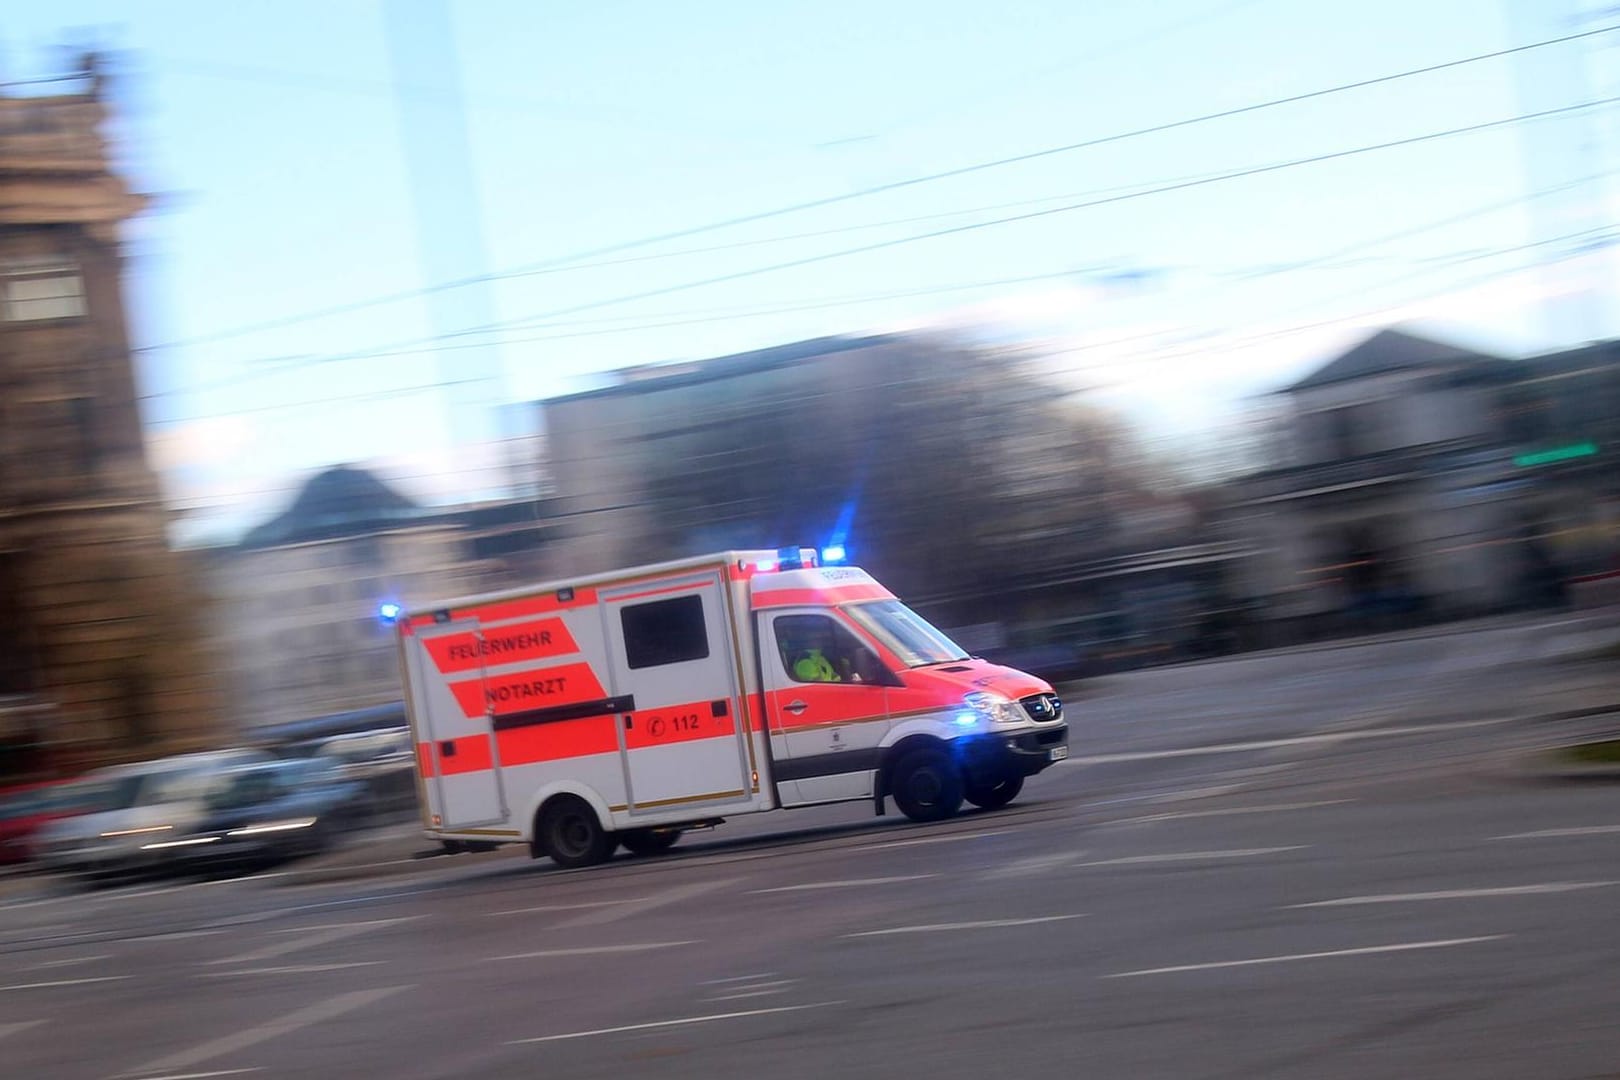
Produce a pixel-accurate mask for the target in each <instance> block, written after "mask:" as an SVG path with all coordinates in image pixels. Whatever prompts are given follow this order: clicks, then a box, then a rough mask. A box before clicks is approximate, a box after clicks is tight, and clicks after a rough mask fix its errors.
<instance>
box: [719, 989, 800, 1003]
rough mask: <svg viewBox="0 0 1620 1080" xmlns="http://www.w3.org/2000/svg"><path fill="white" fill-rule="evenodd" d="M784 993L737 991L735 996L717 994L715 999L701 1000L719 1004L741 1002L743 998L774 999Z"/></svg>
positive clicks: (781, 991) (780, 991)
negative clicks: (721, 1002) (720, 1002)
mask: <svg viewBox="0 0 1620 1080" xmlns="http://www.w3.org/2000/svg"><path fill="white" fill-rule="evenodd" d="M785 993H787V991H786V990H744V991H738V992H737V993H735V994H719V995H716V996H715V997H708V998H704V999H703V1000H704V1001H715V1002H719V1001H741V1000H742V999H743V998H759V997H775V996H776V995H777V994H785Z"/></svg>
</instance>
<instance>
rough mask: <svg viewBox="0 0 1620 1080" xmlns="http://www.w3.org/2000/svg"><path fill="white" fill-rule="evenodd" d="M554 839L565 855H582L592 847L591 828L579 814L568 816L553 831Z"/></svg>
mask: <svg viewBox="0 0 1620 1080" xmlns="http://www.w3.org/2000/svg"><path fill="white" fill-rule="evenodd" d="M552 839H553V840H554V841H556V846H557V849H558V850H559V851H561V852H563V853H564V854H566V855H571V856H572V855H582V854H584V852H585V851H586V849H588V848H589V847H590V846H591V827H590V825H589V824H588V823H587V822H586V821H585V819H584V818H583V817H581V816H580V815H579V814H568V815H567V816H565V817H563V818H561V819H560V820H559V821H558V822H557V825H556V827H555V828H554V829H552Z"/></svg>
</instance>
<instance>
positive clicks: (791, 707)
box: [783, 701, 810, 716]
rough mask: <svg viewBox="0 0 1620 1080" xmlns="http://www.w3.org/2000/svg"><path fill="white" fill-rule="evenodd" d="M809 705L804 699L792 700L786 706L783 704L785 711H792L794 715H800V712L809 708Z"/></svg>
mask: <svg viewBox="0 0 1620 1080" xmlns="http://www.w3.org/2000/svg"><path fill="white" fill-rule="evenodd" d="M809 707H810V706H808V705H806V704H805V703H804V702H802V701H790V702H788V703H787V704H786V705H785V706H783V708H784V710H785V711H787V712H790V713H792V714H793V715H794V716H798V715H799V714H800V713H802V712H804V710H806V709H808V708H809Z"/></svg>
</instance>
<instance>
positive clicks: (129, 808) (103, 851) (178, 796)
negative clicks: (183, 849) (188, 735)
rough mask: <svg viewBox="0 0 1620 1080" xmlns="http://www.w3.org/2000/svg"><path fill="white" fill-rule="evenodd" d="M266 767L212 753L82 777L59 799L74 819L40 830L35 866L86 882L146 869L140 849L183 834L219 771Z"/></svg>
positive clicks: (234, 754) (249, 758)
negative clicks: (69, 806) (73, 811)
mask: <svg viewBox="0 0 1620 1080" xmlns="http://www.w3.org/2000/svg"><path fill="white" fill-rule="evenodd" d="M271 760H274V758H273V757H272V756H271V755H270V754H268V753H265V752H263V751H258V750H220V751H213V752H209V753H201V754H184V755H180V756H178V757H169V758H160V759H158V760H156V761H143V762H140V763H138V764H134V765H115V766H112V767H111V768H106V769H98V770H96V771H95V772H92V773H87V774H86V775H85V776H83V777H81V778H80V779H78V780H76V781H74V782H73V783H72V784H70V785H68V788H67V789H66V790H64V793H63V795H64V798H67V799H69V800H71V801H72V802H73V803H74V804H75V805H76V806H77V807H78V808H79V809H80V813H78V814H77V815H75V816H73V817H67V818H63V819H61V820H58V821H54V822H52V823H51V824H49V825H47V826H45V827H44V828H43V829H41V830H40V832H39V834H38V836H39V842H38V855H39V860H40V862H41V864H42V865H43V866H44V867H45V868H46V869H48V870H52V871H56V872H58V873H64V874H72V875H76V876H81V877H84V878H86V879H89V880H104V879H107V878H113V877H120V876H124V875H127V874H131V873H138V872H141V871H145V870H148V869H151V868H153V867H154V866H155V864H156V860H155V859H154V858H153V857H152V855H151V854H150V851H149V849H148V848H147V847H146V845H148V844H150V843H151V842H152V841H154V840H156V839H159V838H162V837H172V836H180V835H185V834H187V833H189V832H191V831H192V830H193V829H194V828H195V826H196V824H197V822H198V821H200V820H201V817H202V815H203V812H204V803H205V799H206V797H207V795H208V793H209V791H210V789H211V788H212V787H213V786H215V785H217V784H218V783H219V782H220V778H221V774H222V772H223V770H225V769H226V768H228V767H230V766H231V765H239V764H243V763H249V762H255V761H271Z"/></svg>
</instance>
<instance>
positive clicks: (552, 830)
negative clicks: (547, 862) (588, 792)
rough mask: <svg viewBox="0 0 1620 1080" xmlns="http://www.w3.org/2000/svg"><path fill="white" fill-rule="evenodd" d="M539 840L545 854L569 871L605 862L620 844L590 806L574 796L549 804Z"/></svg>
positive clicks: (542, 815)
mask: <svg viewBox="0 0 1620 1080" xmlns="http://www.w3.org/2000/svg"><path fill="white" fill-rule="evenodd" d="M535 837H536V839H537V841H538V843H537V844H536V846H537V847H538V848H539V849H540V853H541V854H543V855H545V856H547V857H549V858H550V859H551V861H552V862H554V863H556V864H557V865H558V866H562V867H567V868H569V869H573V868H574V867H577V866H594V865H595V864H596V863H599V862H605V861H606V860H607V858H608V856H610V855H612V854H613V848H614V846H615V843H616V841H617V838H616V837H615V836H614V835H613V834H612V833H610V832H608V831H607V830H606V829H604V828H602V822H601V821H600V820H599V819H598V818H597V816H596V811H595V810H592V809H591V805H590V803H588V802H586V801H585V800H584V799H581V798H578V797H577V796H574V795H559V796H558V797H557V798H555V799H552V800H551V801H550V802H548V803H546V805H545V807H544V809H542V810H541V811H540V821H539V824H538V826H537V827H536V828H535Z"/></svg>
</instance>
